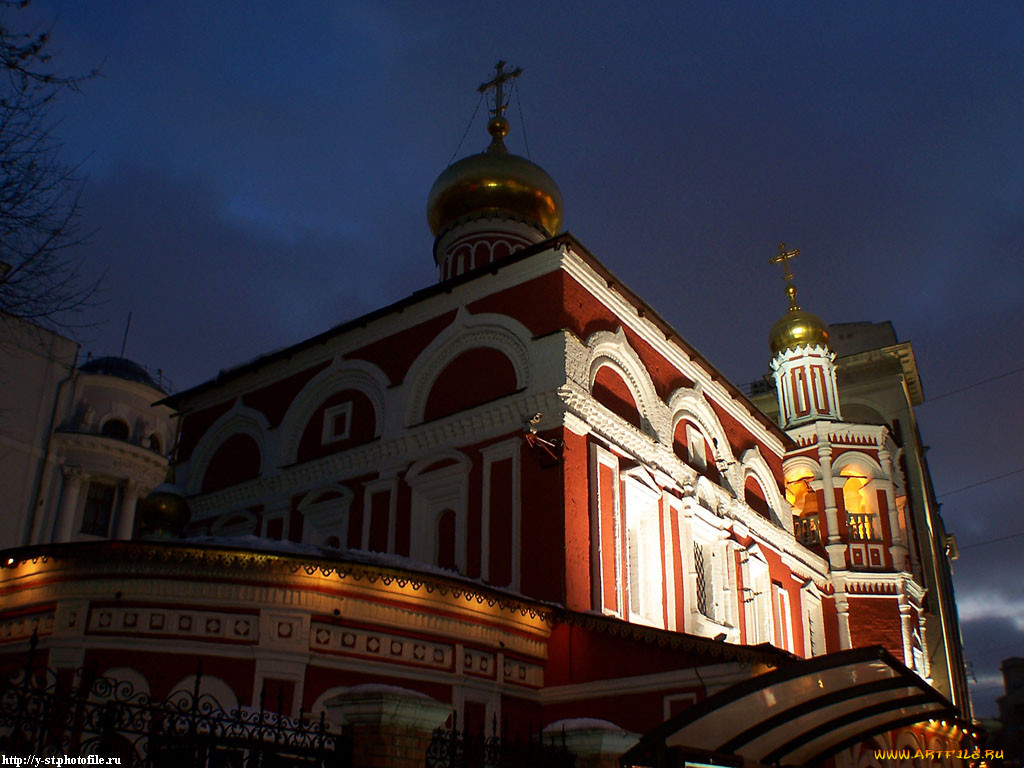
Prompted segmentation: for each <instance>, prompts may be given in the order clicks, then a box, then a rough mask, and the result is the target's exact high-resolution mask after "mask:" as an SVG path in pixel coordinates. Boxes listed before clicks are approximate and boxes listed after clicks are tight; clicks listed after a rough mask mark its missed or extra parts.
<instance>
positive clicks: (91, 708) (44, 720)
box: [0, 635, 351, 768]
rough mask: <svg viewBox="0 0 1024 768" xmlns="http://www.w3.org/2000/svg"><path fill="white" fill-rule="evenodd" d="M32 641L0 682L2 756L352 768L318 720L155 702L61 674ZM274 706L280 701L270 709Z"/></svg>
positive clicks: (180, 695)
mask: <svg viewBox="0 0 1024 768" xmlns="http://www.w3.org/2000/svg"><path fill="white" fill-rule="evenodd" d="M36 646H37V640H36V637H35V635H33V637H32V642H31V645H30V649H29V653H28V656H27V659H26V663H25V665H24V666H23V667H22V668H20V669H15V670H13V671H11V672H9V673H8V674H7V675H5V676H3V677H2V678H0V753H4V754H8V755H12V754H17V755H33V756H36V757H39V758H46V757H56V756H61V755H75V756H83V757H84V756H88V755H96V756H98V757H118V758H120V760H121V765H126V766H132V767H133V768H171V767H172V766H173V767H174V768H177V767H178V766H194V767H195V768H243V766H244V767H245V768H249V767H250V766H251V767H253V768H255V766H270V765H273V766H280V767H282V768H283V767H284V766H288V767H289V768H292V767H294V768H299V767H301V768H350V766H351V742H350V739H349V737H348V735H347V734H342V733H335V732H332V731H331V730H330V728H329V726H328V724H327V723H326V722H325V718H324V716H323V714H321V716H320V717H319V718H318V719H309V718H307V716H306V713H304V712H300V713H299V715H298V717H296V718H289V717H285V716H282V715H279V714H277V713H275V712H273V711H269V710H267V709H266V706H265V702H264V700H263V699H264V697H263V696H262V695H261V697H260V706H259V708H254V707H251V708H246V707H235V708H233V709H231V710H227V711H225V710H224V709H223V708H222V707H221V705H220V702H218V701H217V700H216V699H215V698H213V697H212V696H210V695H209V694H205V693H201V692H200V691H201V689H202V671H201V670H198V671H197V672H196V677H195V683H194V685H193V687H192V690H191V691H175V692H174V693H172V694H171V695H170V696H168V697H167V698H166V699H163V700H159V699H153V698H151V697H150V696H149V694H147V693H145V692H140V691H136V690H135V689H134V688H133V686H132V685H131V683H129V682H127V681H124V680H115V679H113V678H109V677H101V676H98V675H96V674H95V673H94V671H92V670H90V669H88V668H81V669H77V670H74V671H73V672H69V673H68V674H63V673H62V674H59V675H58V673H57V672H55V671H54V670H52V669H50V668H48V667H43V666H40V665H39V664H38V663H37V660H36ZM281 704H282V702H281V701H280V697H279V701H278V709H277V712H280V711H281Z"/></svg>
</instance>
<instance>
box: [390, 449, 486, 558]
mask: <svg viewBox="0 0 1024 768" xmlns="http://www.w3.org/2000/svg"><path fill="white" fill-rule="evenodd" d="M446 459H449V460H452V461H453V462H454V463H452V464H448V465H446V466H444V467H441V468H440V469H435V470H430V471H426V470H427V469H428V468H429V467H431V466H433V465H434V464H437V463H438V462H441V461H444V460H446ZM471 468H472V463H471V462H470V460H469V458H468V457H467V456H466V455H465V454H463V453H460V452H459V451H453V450H449V451H444V452H441V453H437V454H434V455H432V456H428V457H427V458H424V459H420V460H419V461H417V462H416V463H415V464H413V465H412V466H411V467H410V468H409V471H408V472H406V475H405V482H406V484H408V486H409V487H410V488H411V489H412V503H411V505H410V515H409V517H410V521H409V529H410V531H409V541H410V546H409V556H410V557H411V558H412V559H414V560H418V561H420V562H423V563H430V564H433V565H437V554H438V545H439V542H438V540H437V526H438V523H439V521H440V516H441V513H442V512H444V511H445V510H447V509H450V510H452V511H453V512H454V513H455V565H456V568H457V570H458V572H459V573H465V572H466V546H467V531H466V529H467V522H468V521H467V517H468V515H469V509H468V505H467V497H468V493H469V472H470V469H471Z"/></svg>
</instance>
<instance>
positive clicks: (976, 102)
mask: <svg viewBox="0 0 1024 768" xmlns="http://www.w3.org/2000/svg"><path fill="white" fill-rule="evenodd" d="M625 7H626V6H624V5H623V4H621V3H599V2H589V3H582V2H580V3H566V4H559V5H557V6H556V5H555V4H552V3H522V2H521V3H516V4H511V3H493V2H479V1H476V2H464V3H463V2H459V3H454V2H453V3H443V4H441V3H417V2H408V3H398V2H395V3H379V4H378V3H355V2H348V3H341V2H326V1H325V2H313V1H310V2H302V3H287V4H282V3H276V2H217V3H201V2H194V1H193V0H177V1H176V2H174V3H135V2H129V1H128V0H122V1H121V2H112V1H108V0H90V2H88V3H81V2H74V3H72V2H55V1H53V0H37V2H36V4H35V6H34V8H33V13H36V14H40V15H43V16H51V15H56V16H58V17H59V20H58V23H57V27H56V30H55V34H54V40H55V45H54V49H55V51H56V52H57V53H58V54H59V58H58V61H59V62H60V64H61V65H62V66H65V67H66V68H67V69H68V70H70V71H74V70H75V69H76V68H77V69H78V70H86V69H88V68H90V67H92V66H94V65H96V64H97V63H98V62H101V61H102V62H104V64H103V76H102V77H101V78H99V79H97V80H95V81H93V82H90V83H88V84H87V85H86V87H85V88H84V92H83V93H82V94H81V95H76V96H71V97H69V98H65V99H64V100H63V101H62V102H61V104H60V109H61V112H62V115H63V123H62V124H61V126H60V128H59V134H60V135H61V137H62V138H63V140H64V141H65V144H66V152H67V156H68V158H69V159H76V160H77V159H81V158H85V160H84V164H83V169H84V170H85V171H86V172H87V173H88V176H89V180H88V185H87V187H86V190H85V194H84V196H83V223H84V225H85V227H86V228H88V229H91V230H95V234H94V236H93V237H92V239H91V241H90V243H89V245H88V246H87V248H86V253H87V256H88V259H89V265H90V269H92V270H94V271H96V272H97V273H98V272H100V271H102V270H107V277H106V280H105V294H104V298H105V303H104V304H103V305H102V306H100V307H99V308H98V309H97V310H96V311H95V313H94V319H95V321H96V323H97V326H96V327H95V328H94V329H90V330H87V331H85V332H84V333H83V334H82V335H83V340H84V341H85V346H86V349H87V350H91V351H92V352H94V353H96V354H103V353H110V352H113V353H115V354H116V353H117V352H118V351H119V349H120V345H121V335H122V333H123V329H124V321H125V318H126V316H127V313H128V311H129V310H132V311H133V312H134V319H133V321H132V330H131V335H130V337H129V340H128V356H130V357H133V358H135V359H137V360H139V361H140V362H143V363H145V364H147V365H149V366H151V367H154V368H163V370H164V371H165V372H166V374H167V375H168V376H169V377H170V379H171V380H172V381H173V382H174V383H175V384H176V385H177V387H178V388H184V387H186V386H190V385H193V384H196V383H199V382H200V381H203V380H205V379H207V378H209V377H211V376H213V375H215V374H216V373H217V370H218V369H220V368H224V367H229V366H232V365H235V364H237V363H239V362H242V361H245V360H247V359H249V358H252V357H254V356H256V355H259V354H261V353H264V352H267V351H269V350H271V349H273V348H276V347H280V346H284V345H287V344H291V343H294V342H297V341H299V340H301V339H303V338H305V337H307V336H310V335H312V334H314V333H316V332H319V331H322V330H324V329H325V328H327V327H329V326H331V325H334V324H336V323H338V322H340V321H342V320H345V319H348V318H351V317H354V316H356V315H359V314H362V313H363V312H366V311H369V310H371V309H374V308H376V307H378V306H380V305H382V304H384V303H387V302H390V301H393V300H396V299H398V298H401V297H402V296H404V295H406V294H408V293H409V292H411V291H412V290H415V289H416V288H420V287H423V286H425V285H428V284H430V283H432V282H433V281H434V280H435V273H434V270H433V263H432V259H431V243H432V241H431V236H430V232H429V230H428V229H427V226H426V221H425V214H424V206H425V201H426V195H427V191H428V190H429V188H430V185H431V183H432V182H433V179H434V178H435V177H436V176H437V174H438V173H440V172H441V170H442V169H443V168H444V166H445V165H446V164H447V163H448V161H449V158H450V157H451V156H452V153H453V152H454V151H455V148H456V146H457V145H458V143H459V139H460V137H461V136H462V134H463V131H464V130H465V129H466V124H467V122H468V121H469V119H470V116H471V115H472V114H473V109H474V107H475V105H476V103H477V95H476V93H475V88H476V86H477V85H478V84H479V83H480V82H482V81H483V80H485V79H487V77H488V76H489V72H490V69H491V67H492V66H493V65H494V63H495V61H497V60H498V59H499V58H504V59H507V60H508V61H510V62H512V63H514V64H517V65H519V66H521V67H523V69H524V70H525V74H524V75H523V77H522V79H521V81H520V93H521V102H522V117H523V122H524V123H525V129H526V131H525V132H526V138H527V139H528V140H529V149H530V154H531V156H532V158H533V159H534V160H535V161H536V162H538V163H540V164H541V165H543V166H544V167H545V168H546V169H547V170H548V171H549V172H550V173H551V175H552V176H553V177H554V178H555V179H556V180H557V181H558V183H559V185H560V186H561V189H562V193H563V197H564V200H565V207H566V218H565V221H566V227H567V228H568V229H569V230H570V231H572V232H573V233H574V234H575V235H576V236H577V237H579V238H580V239H581V240H582V242H583V243H584V244H586V245H587V246H588V248H589V249H590V250H591V251H593V253H594V254H595V255H596V256H597V257H598V258H599V259H601V260H602V261H603V262H604V263H605V264H606V265H607V266H608V267H609V268H611V269H612V270H613V271H615V272H616V273H617V274H618V275H619V276H620V277H621V278H622V280H623V281H624V282H626V283H627V284H628V285H630V286H631V287H632V288H633V289H634V290H636V291H637V292H638V293H639V294H640V295H641V296H643V297H645V298H646V299H647V300H648V302H649V303H650V304H651V305H652V306H653V307H654V308H655V309H657V310H658V311H659V312H660V313H661V314H662V315H663V316H664V317H665V318H666V319H667V320H669V321H670V322H671V323H672V324H673V325H675V327H676V328H677V329H678V330H679V331H680V332H681V333H682V334H683V336H685V337H686V338H687V339H689V340H690V341H691V342H692V343H693V344H694V345H695V346H697V348H698V349H700V350H701V351H702V352H703V353H704V354H705V355H706V356H708V357H709V358H710V359H711V360H712V362H714V363H715V364H716V365H718V366H719V367H720V368H721V369H722V370H723V371H724V372H725V373H726V374H728V375H729V376H731V377H732V378H733V379H734V380H735V381H737V382H740V383H742V382H746V381H749V380H751V379H754V378H757V377H759V376H760V375H761V374H762V373H764V372H765V371H766V370H767V366H768V345H767V338H766V337H767V331H768V328H769V326H770V325H771V323H772V322H773V321H774V320H775V319H776V318H777V317H778V316H779V315H780V314H781V313H782V311H783V310H784V308H785V297H784V294H783V291H782V285H783V284H782V281H781V280H780V279H779V275H778V274H777V268H774V267H771V266H770V265H769V264H768V259H769V257H770V256H771V255H772V254H773V253H774V248H775V244H776V243H777V242H778V241H779V240H785V241H786V242H787V243H789V244H790V245H791V246H793V247H798V248H800V250H801V251H802V255H801V256H800V258H799V259H797V261H796V262H794V269H795V272H796V275H797V285H798V287H799V288H800V299H801V302H802V304H803V306H804V308H805V309H808V310H810V311H813V312H816V313H818V314H820V315H822V316H823V317H824V318H825V319H826V320H828V321H832V322H844V321H855V320H873V321H879V320H892V321H893V323H894V325H895V327H896V329H897V332H898V333H899V334H900V336H901V338H903V339H909V340H911V341H912V342H913V344H914V348H915V351H916V354H917V360H918V365H919V367H920V370H921V375H922V379H923V382H924V388H925V394H926V396H937V395H941V394H943V393H945V392H948V391H951V390H954V389H957V388H959V387H962V386H965V385H968V384H972V383H974V382H977V381H981V380H984V379H987V378H989V377H991V376H994V375H996V374H1000V373H1004V372H1007V371H1012V370H1016V369H1019V368H1021V366H1022V365H1024V362H1022V361H1024V343H1022V338H1021V335H1022V326H1024V323H1022V306H1024V252H1022V251H1024V215H1022V214H1024V142H1022V140H1021V126H1022V125H1024V96H1022V94H1024V53H1022V50H1024V46H1022V45H1021V41H1022V40H1024V16H1022V9H1021V6H1019V5H1015V4H1010V3H987V4H983V5H979V4H966V3H931V4H920V3H915V4H909V3H907V4H902V3H892V2H879V3H870V2H858V3H844V4H840V3H817V4H807V3H783V2H778V3H770V4H769V3H756V4H755V3H707V4H702V5H692V4H685V3H675V2H673V3H667V2H666V3H634V4H631V5H630V6H629V13H628V14H626V13H624V10H623V9H624V8H625ZM512 106H513V108H512V110H511V113H510V118H511V121H512V133H511V135H510V137H509V144H510V147H511V148H512V151H515V152H518V153H520V154H525V153H526V150H525V147H524V144H523V125H522V123H521V122H520V115H519V110H518V109H517V108H516V104H515V101H513V105H512ZM482 116H483V110H481V113H480V114H478V116H477V122H476V124H475V125H474V126H473V127H472V128H471V130H470V132H469V135H468V137H467V139H466V142H465V143H464V144H463V146H462V148H461V150H460V155H461V154H467V153H470V152H476V151H480V150H482V149H483V148H484V146H485V145H486V135H485V132H484V127H483V117H482ZM1022 386H1024V373H1019V372H1018V373H1016V374H1014V375H1012V376H1008V377H1005V378H1002V379H1000V380H998V381H995V382H992V383H989V384H985V385H983V386H979V387H976V388H973V389H970V390H968V391H967V392H964V393H962V394H957V395H953V396H950V397H944V398H941V399H938V400H935V402H934V403H925V404H924V405H923V406H921V408H920V409H919V410H920V413H919V415H920V419H921V424H922V432H923V435H924V439H925V441H926V442H927V443H928V444H929V445H931V446H932V449H931V451H930V453H929V454H928V456H929V460H930V462H931V467H932V472H933V475H934V478H935V485H936V488H937V490H938V493H939V494H940V495H941V494H944V493H947V492H949V491H953V490H955V489H958V488H960V487H962V486H965V485H968V484H970V483H974V482H978V481H981V480H985V479H987V478H990V477H994V476H997V475H1001V474H1004V473H1007V472H1012V471H1014V470H1017V469H1020V468H1022V467H1024V450H1022V449H1021V439H1020V436H1021V433H1022V432H1024V405H1022V399H1021V397H1020V393H1021V390H1022ZM1022 480H1024V474H1018V475H1015V476H1011V477H1008V478H1005V479H1002V480H997V481H995V482H992V483H989V484H986V485H982V486H980V487H978V488H976V489H973V490H971V491H966V492H962V493H956V494H952V495H948V496H947V497H945V498H943V499H942V501H943V503H944V506H943V515H944V517H945V519H946V523H947V526H948V527H949V528H950V529H951V530H952V531H954V532H955V533H956V534H957V537H958V540H959V542H960V544H961V546H962V547H965V549H964V551H963V555H962V556H961V558H960V560H959V561H957V562H956V564H955V578H956V581H957V589H958V595H959V598H960V604H961V611H962V615H963V618H964V622H963V629H964V639H965V643H966V651H967V658H968V659H970V660H971V661H972V662H973V664H974V669H975V673H976V674H977V676H978V679H979V685H978V686H976V687H975V694H974V695H975V700H976V704H977V707H978V710H979V713H980V714H982V715H986V714H992V713H994V712H995V707H994V704H993V700H994V697H995V696H996V695H999V693H1001V684H1000V681H999V679H998V662H999V660H1000V659H1002V658H1005V657H1007V656H1011V655H1024V577H1022V569H1021V568H1020V565H1019V562H1018V561H1019V559H1020V555H1019V553H1020V551H1021V548H1022V546H1024V537H1019V538H1015V539H1007V540H1004V541H1002V542H999V543H996V544H993V545H991V546H987V547H973V548H972V547H970V546H969V545H970V544H972V543H975V542H980V541H985V540H988V539H995V538H998V537H1002V536H1007V535H1010V534H1014V533H1020V532H1022V531H1024V513H1022V508H1021V501H1020V494H1019V493H1018V492H1017V489H1018V488H1019V487H1020V485H1021V481H1022Z"/></svg>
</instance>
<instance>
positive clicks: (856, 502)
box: [839, 463, 882, 541]
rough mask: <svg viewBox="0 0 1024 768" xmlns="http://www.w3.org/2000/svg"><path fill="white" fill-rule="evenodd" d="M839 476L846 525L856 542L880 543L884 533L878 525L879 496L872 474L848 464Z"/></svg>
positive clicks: (859, 466)
mask: <svg viewBox="0 0 1024 768" xmlns="http://www.w3.org/2000/svg"><path fill="white" fill-rule="evenodd" d="M839 474H840V475H841V476H842V477H843V478H845V479H844V481H843V506H845V507H846V525H847V527H848V528H849V531H850V538H851V539H853V540H855V541H878V540H879V539H881V537H882V532H881V530H880V528H879V524H878V496H877V491H876V490H875V487H874V483H873V482H872V477H871V473H870V472H868V470H867V469H865V468H864V467H862V466H861V465H859V464H853V463H851V464H847V465H846V466H845V467H843V468H842V469H841V470H840V471H839Z"/></svg>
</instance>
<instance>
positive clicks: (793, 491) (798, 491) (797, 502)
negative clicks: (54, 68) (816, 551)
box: [786, 467, 821, 547]
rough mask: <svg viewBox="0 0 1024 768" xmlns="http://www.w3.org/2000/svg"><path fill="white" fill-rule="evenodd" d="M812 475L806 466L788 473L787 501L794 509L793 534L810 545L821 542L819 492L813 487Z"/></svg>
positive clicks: (806, 544) (802, 542)
mask: <svg viewBox="0 0 1024 768" xmlns="http://www.w3.org/2000/svg"><path fill="white" fill-rule="evenodd" d="M812 477H813V474H812V473H811V470H809V469H807V468H806V467H802V468H798V469H795V470H793V471H791V472H787V473H786V501H788V502H789V504H790V506H791V507H792V509H793V535H794V536H796V538H797V540H799V541H800V543H801V544H803V545H805V546H808V547H814V546H818V545H820V544H821V529H820V526H819V521H818V494H817V493H816V492H815V490H814V489H813V488H811V478H812Z"/></svg>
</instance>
